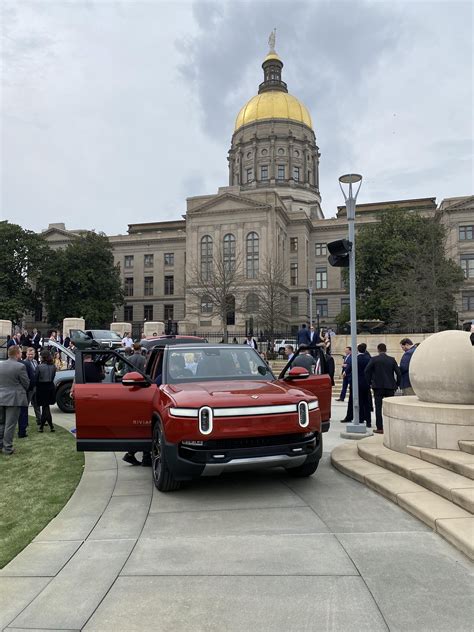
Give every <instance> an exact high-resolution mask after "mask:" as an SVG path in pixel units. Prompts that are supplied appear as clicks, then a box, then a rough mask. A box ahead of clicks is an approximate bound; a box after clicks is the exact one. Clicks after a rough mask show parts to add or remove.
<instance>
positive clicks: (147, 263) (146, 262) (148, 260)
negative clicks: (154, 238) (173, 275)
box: [143, 255, 153, 268]
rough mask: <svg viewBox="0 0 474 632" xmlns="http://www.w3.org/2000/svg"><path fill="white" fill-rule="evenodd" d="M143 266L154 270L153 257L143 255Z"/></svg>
mask: <svg viewBox="0 0 474 632" xmlns="http://www.w3.org/2000/svg"><path fill="white" fill-rule="evenodd" d="M143 266H144V267H145V268H153V255H143Z"/></svg>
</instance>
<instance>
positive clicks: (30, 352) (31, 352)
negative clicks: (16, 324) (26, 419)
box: [25, 347, 41, 426]
mask: <svg viewBox="0 0 474 632" xmlns="http://www.w3.org/2000/svg"><path fill="white" fill-rule="evenodd" d="M25 366H26V370H27V371H28V366H29V367H30V370H32V371H33V378H32V380H33V381H31V378H30V388H29V389H28V393H27V396H28V403H29V404H30V403H31V405H32V406H33V410H34V413H35V417H36V423H37V425H38V426H39V425H40V424H41V409H40V407H39V406H38V403H37V401H36V382H35V375H36V369H37V368H38V361H37V360H36V358H35V349H34V348H33V347H29V348H28V349H27V350H26V360H25ZM28 375H30V371H28Z"/></svg>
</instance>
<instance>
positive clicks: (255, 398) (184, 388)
mask: <svg viewBox="0 0 474 632" xmlns="http://www.w3.org/2000/svg"><path fill="white" fill-rule="evenodd" d="M164 390H165V392H166V393H167V395H168V396H169V397H170V399H171V400H172V401H173V403H174V405H175V406H179V407H183V408H200V407H201V406H210V407H211V408H227V407H229V406H271V405H277V404H296V403H298V402H300V401H302V400H303V401H314V400H315V399H316V397H315V396H313V395H310V394H309V393H307V392H304V391H302V390H301V389H299V388H295V387H294V386H292V385H291V384H286V383H285V382H282V381H280V380H275V381H271V382H270V381H265V380H261V381H260V380H255V381H247V380H238V381H236V380H232V381H209V382H196V383H183V384H168V385H167V386H165V387H164Z"/></svg>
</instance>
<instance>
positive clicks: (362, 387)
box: [343, 342, 373, 428]
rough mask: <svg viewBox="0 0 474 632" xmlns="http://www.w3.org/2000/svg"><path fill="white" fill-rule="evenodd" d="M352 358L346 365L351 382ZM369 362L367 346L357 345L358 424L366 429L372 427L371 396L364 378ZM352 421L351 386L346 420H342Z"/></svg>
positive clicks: (362, 343)
mask: <svg viewBox="0 0 474 632" xmlns="http://www.w3.org/2000/svg"><path fill="white" fill-rule="evenodd" d="M352 357H353V356H350V358H349V361H348V364H349V367H348V375H349V378H350V379H351V380H352ZM369 362H370V353H368V351H367V345H366V344H365V342H361V343H360V344H359V345H357V377H358V385H359V423H364V422H365V424H366V426H367V428H371V427H372V415H371V413H372V410H373V407H372V395H371V393H370V386H369V384H368V382H367V380H366V378H365V368H366V366H367V365H368V364H369ZM353 419H354V409H353V398H352V385H351V388H350V390H349V401H348V404H347V414H346V418H345V419H343V423H348V422H350V421H352V420H353Z"/></svg>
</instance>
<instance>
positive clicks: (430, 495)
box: [331, 436, 474, 559]
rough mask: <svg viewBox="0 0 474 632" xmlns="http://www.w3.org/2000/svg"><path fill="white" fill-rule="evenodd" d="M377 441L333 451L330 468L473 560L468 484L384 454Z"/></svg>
mask: <svg viewBox="0 0 474 632" xmlns="http://www.w3.org/2000/svg"><path fill="white" fill-rule="evenodd" d="M382 440H383V438H382V437H380V436H374V437H370V438H368V439H362V440H360V441H358V442H356V444H354V443H352V442H351V443H347V444H342V445H340V446H337V447H336V448H335V449H334V450H333V451H332V454H331V460H332V464H333V465H334V467H336V468H337V469H338V470H340V471H341V472H343V473H344V474H346V475H348V476H351V477H352V478H354V479H356V480H358V481H360V482H361V483H364V484H365V485H367V486H368V487H370V488H371V489H373V490H375V491H377V492H378V493H380V494H382V495H383V496H385V497H386V498H388V499H389V500H391V501H392V502H395V503H396V504H398V505H399V506H400V507H403V508H404V509H405V510H406V511H408V512H409V513H411V514H413V515H414V516H416V517H417V518H419V519H420V520H422V521H423V522H425V523H426V524H427V525H429V526H430V527H431V528H432V529H434V530H435V531H436V532H437V533H439V534H440V535H441V536H442V537H444V538H445V539H446V540H448V541H449V542H451V544H453V545H454V546H456V547H457V548H458V549H459V550H461V551H463V552H464V553H465V554H466V555H467V556H468V557H470V558H471V559H474V516H473V515H472V512H473V508H474V505H473V503H474V485H473V484H472V481H471V479H468V478H466V477H463V476H460V475H458V474H455V473H454V472H451V471H449V470H446V469H444V468H442V467H439V466H433V464H432V463H431V462H428V461H423V460H422V459H418V458H416V457H413V456H410V455H407V454H401V453H396V452H394V451H393V450H389V449H388V448H385V447H384V445H383V443H382ZM433 470H434V471H433ZM453 476H454V477H455V478H454V479H453V478H452V477H453ZM458 485H462V487H458ZM464 485H466V486H467V487H464ZM471 491H472V495H470V492H471ZM441 492H442V493H441ZM468 508H470V509H468Z"/></svg>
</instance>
